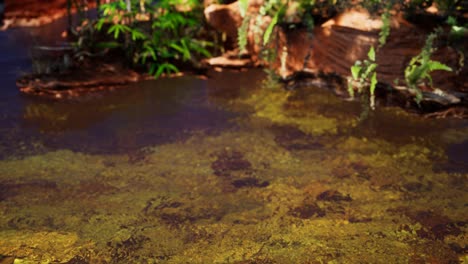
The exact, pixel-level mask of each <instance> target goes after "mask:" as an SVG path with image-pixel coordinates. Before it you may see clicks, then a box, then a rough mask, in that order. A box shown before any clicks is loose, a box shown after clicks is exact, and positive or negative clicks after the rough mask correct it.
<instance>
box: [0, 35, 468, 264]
mask: <svg viewBox="0 0 468 264" xmlns="http://www.w3.org/2000/svg"><path fill="white" fill-rule="evenodd" d="M8 34H10V33H5V32H1V33H0V38H5V37H11V36H15V34H16V33H15V32H13V33H11V34H12V35H8ZM12 38H14V37H12ZM0 43H1V44H0V45H2V48H3V50H2V51H0V52H6V51H9V53H10V55H11V56H10V57H9V59H7V60H6V62H7V64H8V65H5V64H4V63H3V62H2V66H1V67H2V69H4V70H5V71H4V72H2V73H0V74H1V75H0V77H1V78H2V79H1V80H2V82H3V83H4V84H5V85H4V86H2V87H1V89H2V94H0V104H1V106H2V107H1V108H0V130H1V142H0V156H1V157H2V160H0V263H13V261H14V260H15V259H16V261H17V262H20V261H21V260H22V261H24V262H25V263H458V262H460V261H466V260H467V253H466V243H467V242H466V228H467V222H466V220H467V215H466V201H467V198H468V195H467V192H466V190H467V188H466V182H467V181H466V180H467V176H468V173H467V172H468V168H467V153H468V148H467V147H466V146H467V143H466V142H468V125H467V122H466V121H463V120H425V119H421V118H420V117H418V116H414V115H410V114H407V113H405V112H403V111H401V110H398V109H392V108H385V109H378V110H377V111H376V112H375V113H373V114H372V115H371V117H370V118H369V119H368V120H365V121H364V122H358V121H357V119H358V117H359V115H360V108H359V104H357V103H354V102H344V101H342V100H340V99H338V98H336V97H335V96H333V95H332V94H330V93H328V92H327V91H323V90H320V89H317V88H314V87H303V88H300V89H298V90H295V91H284V90H280V89H269V88H263V89H260V87H261V79H262V77H263V74H262V73H261V71H259V70H252V71H248V72H229V71H227V72H222V73H211V74H210V75H211V78H210V79H208V80H200V79H197V78H194V77H182V78H175V79H162V80H158V81H148V82H144V83H139V84H134V85H132V86H131V87H128V89H123V90H119V91H116V92H112V93H108V94H103V95H102V96H101V97H94V98H87V99H86V100H83V101H81V102H53V101H45V100H40V99H37V98H24V97H21V96H19V95H18V93H17V92H16V88H15V87H14V79H15V78H16V75H17V73H16V72H15V70H12V71H8V70H7V69H11V68H13V69H28V66H27V63H26V62H25V60H23V59H22V58H24V57H22V56H24V52H25V49H22V48H19V49H17V47H14V45H11V43H10V44H5V42H0ZM16 49H17V50H16ZM15 50H16V51H15ZM15 54H16V55H15ZM15 56H16V57H15ZM0 58H1V56H0Z"/></svg>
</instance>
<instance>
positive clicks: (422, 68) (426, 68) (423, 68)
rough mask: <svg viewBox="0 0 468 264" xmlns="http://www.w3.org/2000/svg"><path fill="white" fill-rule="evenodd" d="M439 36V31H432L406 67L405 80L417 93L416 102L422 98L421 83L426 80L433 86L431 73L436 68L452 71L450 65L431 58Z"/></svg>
mask: <svg viewBox="0 0 468 264" xmlns="http://www.w3.org/2000/svg"><path fill="white" fill-rule="evenodd" d="M436 37H437V33H431V34H429V36H428V37H427V39H426V44H425V45H424V47H423V49H422V51H421V53H419V54H418V55H417V56H415V57H413V58H412V59H411V61H410V62H409V64H408V66H407V67H406V68H405V81H406V85H407V86H408V88H410V89H411V90H412V91H413V92H415V94H416V98H415V99H416V102H418V103H419V102H420V101H421V100H422V92H421V90H420V89H419V85H422V84H425V82H426V81H428V82H429V85H430V86H431V87H432V78H431V75H430V73H431V72H433V71H436V70H443V71H452V68H450V67H449V66H447V65H445V64H443V63H441V62H438V61H434V60H431V55H432V53H433V52H434V50H435V49H434V48H433V42H434V40H435V38H436Z"/></svg>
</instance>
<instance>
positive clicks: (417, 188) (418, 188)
mask: <svg viewBox="0 0 468 264" xmlns="http://www.w3.org/2000/svg"><path fill="white" fill-rule="evenodd" d="M402 189H403V190H404V191H406V192H411V193H418V192H424V191H430V190H431V189H432V187H431V185H427V186H426V185H424V184H422V183H420V182H408V183H405V184H403V185H402Z"/></svg>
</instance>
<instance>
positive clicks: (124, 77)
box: [16, 61, 147, 100]
mask: <svg viewBox="0 0 468 264" xmlns="http://www.w3.org/2000/svg"><path fill="white" fill-rule="evenodd" d="M95 63H96V62H91V61H87V62H83V64H82V65H77V66H75V67H74V68H72V69H71V70H69V71H66V72H64V73H61V74H29V75H25V76H23V77H21V78H20V79H18V80H17V81H16V85H17V87H18V88H19V90H20V92H21V93H24V94H28V95H34V96H39V97H44V98H49V99H54V100H70V99H81V98H84V97H85V95H86V96H88V97H89V96H91V97H97V96H99V95H101V94H102V93H104V92H109V91H114V90H116V89H119V88H121V89H125V88H128V84H130V83H135V82H137V81H141V80H144V79H145V78H147V77H145V76H142V75H139V74H138V73H136V72H135V71H132V70H129V69H127V68H125V67H124V66H122V65H118V64H102V65H101V66H100V67H98V68H96V67H94V66H95Z"/></svg>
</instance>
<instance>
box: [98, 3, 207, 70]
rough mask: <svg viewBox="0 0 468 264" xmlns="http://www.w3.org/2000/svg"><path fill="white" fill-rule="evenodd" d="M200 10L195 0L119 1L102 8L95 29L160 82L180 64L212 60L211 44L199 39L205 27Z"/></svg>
mask: <svg viewBox="0 0 468 264" xmlns="http://www.w3.org/2000/svg"><path fill="white" fill-rule="evenodd" d="M200 7H201V6H200V4H199V3H198V1H196V0H189V1H181V0H161V1H157V2H154V1H150V0H131V1H130V0H127V1H124V0H118V1H115V2H111V3H107V4H102V5H101V7H100V9H101V12H102V15H103V16H102V17H101V18H100V19H99V20H98V22H97V24H96V28H97V29H98V30H100V31H102V30H103V29H104V28H107V31H106V33H107V34H110V35H112V36H113V38H114V39H115V40H119V41H118V43H121V44H119V47H120V48H122V49H124V50H125V51H126V52H127V57H128V58H130V59H131V61H132V62H133V63H135V64H138V63H140V64H143V65H146V64H149V73H150V74H152V75H154V76H155V77H156V78H157V77H159V76H161V74H163V73H171V72H178V71H179V68H178V67H177V65H178V64H181V63H188V62H190V63H193V64H196V59H197V57H208V56H210V53H209V52H208V50H207V47H209V46H210V45H211V43H210V42H207V41H202V40H200V39H198V38H197V35H198V33H199V32H200V29H201V27H202V24H203V23H201V22H200V21H201V20H202V12H200V10H199V8H200ZM181 9H187V10H181ZM121 40H123V41H121Z"/></svg>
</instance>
